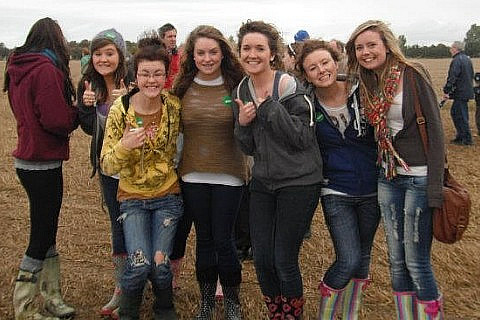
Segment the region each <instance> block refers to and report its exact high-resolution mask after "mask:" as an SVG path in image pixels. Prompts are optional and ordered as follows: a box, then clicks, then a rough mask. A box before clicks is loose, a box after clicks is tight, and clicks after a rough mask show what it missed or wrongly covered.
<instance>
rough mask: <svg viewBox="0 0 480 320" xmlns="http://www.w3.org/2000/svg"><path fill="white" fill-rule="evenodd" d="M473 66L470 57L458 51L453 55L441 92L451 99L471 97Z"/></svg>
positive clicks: (467, 98) (468, 98)
mask: <svg viewBox="0 0 480 320" xmlns="http://www.w3.org/2000/svg"><path fill="white" fill-rule="evenodd" d="M473 74H474V71H473V66H472V60H470V57H469V56H467V55H466V54H465V52H463V51H460V52H458V53H457V54H455V55H454V56H453V60H452V62H451V63H450V68H449V69H448V78H447V83H446V84H445V86H444V87H443V92H444V93H447V94H448V95H449V96H450V98H451V99H459V100H470V99H473Z"/></svg>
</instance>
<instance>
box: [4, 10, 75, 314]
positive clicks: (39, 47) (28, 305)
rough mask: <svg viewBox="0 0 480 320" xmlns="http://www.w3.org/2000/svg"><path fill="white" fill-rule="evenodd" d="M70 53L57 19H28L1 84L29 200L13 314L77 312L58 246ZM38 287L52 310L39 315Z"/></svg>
mask: <svg viewBox="0 0 480 320" xmlns="http://www.w3.org/2000/svg"><path fill="white" fill-rule="evenodd" d="M69 59H70V55H69V50H68V45H67V41H66V40H65V38H64V36H63V33H62V30H61V29H60V26H59V25H58V24H57V22H55V21H54V20H52V19H51V18H43V19H40V20H38V21H37V22H35V23H34V24H33V26H32V27H31V29H30V31H29V33H28V35H27V39H26V40H25V43H24V44H23V45H22V46H20V47H17V48H15V49H14V50H13V52H12V54H11V55H10V56H9V57H8V60H7V64H6V69H5V83H4V87H3V90H4V91H6V92H8V99H9V102H10V106H11V108H12V111H13V115H14V116H15V120H16V122H17V134H18V140H17V147H16V149H15V150H14V151H13V157H14V158H15V160H14V166H15V170H16V172H17V176H18V179H19V181H20V183H21V184H22V186H23V188H24V189H25V192H26V193H27V196H28V200H29V205H30V237H29V244H28V247H27V250H26V252H25V254H24V256H23V259H22V261H21V263H20V268H19V271H18V276H17V278H16V282H15V290H14V292H13V308H14V312H15V319H18V320H20V319H22V320H23V319H40V320H41V319H44V320H46V319H50V320H54V319H58V318H64V317H70V316H73V315H74V314H75V309H74V308H72V307H71V306H69V305H67V304H66V303H65V302H64V300H63V298H62V294H61V285H60V258H59V254H58V252H57V250H56V239H57V230H58V220H59V215H60V209H61V206H62V197H63V173H62V164H63V161H66V160H68V158H69V141H70V134H71V133H72V131H73V130H75V128H76V127H77V126H78V118H77V108H76V107H75V106H74V101H75V89H74V87H73V84H72V80H71V78H70V69H69V65H68V64H69ZM39 291H40V293H41V295H42V296H43V301H44V304H43V307H44V309H45V310H46V311H48V312H49V313H50V314H51V315H53V316H52V317H49V316H45V315H43V314H42V313H41V311H40V310H39V309H38V307H37V304H36V303H35V302H34V300H35V297H36V296H37V294H38V292H39Z"/></svg>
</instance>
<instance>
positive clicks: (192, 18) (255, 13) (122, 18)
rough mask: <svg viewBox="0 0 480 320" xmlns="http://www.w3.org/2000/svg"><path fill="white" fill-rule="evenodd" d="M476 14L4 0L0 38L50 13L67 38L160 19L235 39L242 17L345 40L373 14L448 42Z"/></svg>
mask: <svg viewBox="0 0 480 320" xmlns="http://www.w3.org/2000/svg"><path fill="white" fill-rule="evenodd" d="M478 12H480V1H477V0H475V1H472V0H458V1H455V2H454V1H451V0H449V1H446V0H439V1H430V0H428V1H426V0H404V1H383V0H363V1H354V0H344V1H342V0H323V1H318V0H315V1H314V0H306V1H284V0H277V1H270V0H267V1H262V0H257V1H253V0H248V1H238V0H235V1H233V0H232V1H230V0H204V1H202V0H197V1H192V0H189V1H186V0H171V1H170V0H169V1H162V0H157V1H148V0H137V1H131V0H116V1H101V0H96V1H93V0H82V1H79V0H75V1H73V0H63V1H58V0H56V1H53V0H46V1H33V0H32V1H15V0H13V1H12V0H6V1H2V3H1V4H0V42H4V43H5V44H6V46H7V47H10V48H11V47H13V46H18V45H21V44H22V43H23V41H24V39H25V36H26V34H27V33H28V30H29V28H30V26H31V25H32V24H33V23H34V22H35V21H36V20H38V19H40V18H43V17H45V16H49V17H52V18H54V19H56V20H58V21H59V23H60V25H61V27H62V29H63V31H64V33H65V36H66V37H67V39H68V40H76V41H80V40H82V39H91V38H92V37H93V36H94V35H95V34H96V33H98V32H99V31H101V30H104V29H107V28H111V27H115V28H116V29H117V30H118V31H119V32H121V33H122V34H123V36H124V38H125V39H127V40H130V41H136V40H137V37H138V35H139V34H141V33H142V32H143V31H145V30H149V29H153V28H155V29H156V28H158V27H159V26H160V25H162V24H163V23H166V22H171V23H172V24H174V25H175V26H176V27H177V29H178V38H179V40H180V41H182V40H184V39H185V38H186V37H187V35H188V33H189V32H190V31H191V30H192V29H193V28H195V27H196V26H197V25H199V24H210V25H213V26H216V27H217V28H219V29H220V30H221V31H222V32H223V33H224V34H225V35H226V36H229V35H233V36H234V37H235V36H236V32H237V30H238V28H239V27H240V25H241V23H242V22H244V21H246V20H247V19H252V20H256V19H260V20H264V21H266V22H271V23H273V24H275V25H276V26H277V27H278V29H279V30H280V31H281V32H282V35H283V37H284V38H285V40H286V41H293V35H294V34H295V32H296V31H297V30H299V29H305V30H307V31H308V32H309V33H310V34H311V36H312V37H321V38H324V39H330V38H338V39H342V40H347V39H348V37H349V35H350V33H351V32H352V30H353V29H354V28H355V27H356V26H357V25H358V24H360V23H362V22H363V21H365V20H367V19H380V20H384V21H386V22H388V23H389V24H390V26H391V27H392V30H393V31H394V32H395V34H397V35H400V34H403V35H405V36H406V38H407V41H408V44H415V43H418V44H420V45H424V44H425V45H429V44H436V43H440V42H441V43H446V44H448V43H450V42H452V41H455V40H461V39H463V38H464V37H465V33H466V32H467V31H468V29H469V28H470V25H471V24H474V23H477V24H480V21H478ZM476 20H477V21H476Z"/></svg>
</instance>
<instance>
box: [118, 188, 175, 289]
mask: <svg viewBox="0 0 480 320" xmlns="http://www.w3.org/2000/svg"><path fill="white" fill-rule="evenodd" d="M120 211H121V213H122V216H121V221H122V223H123V232H124V235H125V246H126V248H127V253H128V260H127V265H126V267H125V272H124V274H123V277H122V280H121V288H122V290H123V292H125V293H126V294H127V295H130V296H135V295H139V294H142V293H143V288H144V286H145V283H146V281H147V279H150V281H151V282H152V286H153V287H154V288H158V289H165V288H168V287H169V286H170V285H171V282H172V273H171V271H170V259H169V256H170V254H171V252H172V247H173V239H174V237H175V232H176V229H177V223H178V221H179V220H180V218H181V216H182V214H183V200H182V198H181V196H179V195H174V194H170V195H167V196H165V197H161V198H155V199H148V200H126V201H123V202H121V203H120Z"/></svg>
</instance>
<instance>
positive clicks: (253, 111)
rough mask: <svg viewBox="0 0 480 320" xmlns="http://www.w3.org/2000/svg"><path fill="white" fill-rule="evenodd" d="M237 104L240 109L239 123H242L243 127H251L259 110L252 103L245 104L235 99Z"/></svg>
mask: <svg viewBox="0 0 480 320" xmlns="http://www.w3.org/2000/svg"><path fill="white" fill-rule="evenodd" d="M235 102H236V103H237V104H238V109H239V113H238V123H240V125H241V126H247V125H249V124H250V122H252V121H253V119H255V117H256V115H257V108H256V107H255V105H254V104H253V102H251V101H250V102H248V103H246V104H244V103H243V101H242V100H240V99H235Z"/></svg>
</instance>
